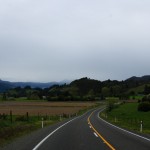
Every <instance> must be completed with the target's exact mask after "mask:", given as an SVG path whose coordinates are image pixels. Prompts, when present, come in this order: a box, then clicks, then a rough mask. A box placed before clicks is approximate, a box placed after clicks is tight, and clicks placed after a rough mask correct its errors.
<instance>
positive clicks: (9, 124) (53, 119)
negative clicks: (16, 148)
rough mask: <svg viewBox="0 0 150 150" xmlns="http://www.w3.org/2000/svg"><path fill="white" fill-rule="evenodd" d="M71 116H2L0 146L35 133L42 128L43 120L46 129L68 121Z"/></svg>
mask: <svg viewBox="0 0 150 150" xmlns="http://www.w3.org/2000/svg"><path fill="white" fill-rule="evenodd" d="M68 117H69V115H66V114H63V116H61V117H60V115H55V116H28V115H27V114H26V115H25V116H14V115H13V116H11V115H9V116H8V115H5V114H1V115H0V145H1V146H2V145H4V144H5V143H8V142H10V141H11V140H14V138H16V137H18V136H22V135H24V134H27V133H30V132H33V131H34V130H37V129H39V128H41V122H42V118H43V120H44V127H45V126H48V125H51V124H54V123H57V122H59V121H62V120H64V119H67V118H68Z"/></svg>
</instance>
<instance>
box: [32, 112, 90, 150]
mask: <svg viewBox="0 0 150 150" xmlns="http://www.w3.org/2000/svg"><path fill="white" fill-rule="evenodd" d="M89 111H91V110H89ZM89 111H87V112H86V113H84V114H83V115H81V116H84V115H86V114H87V113H88V112H89ZM81 116H78V117H76V118H73V119H71V120H70V121H68V122H66V123H64V124H63V125H61V126H59V127H58V128H56V129H55V130H54V131H52V132H51V133H50V134H49V135H47V136H46V137H45V138H44V139H43V140H42V141H40V142H39V143H38V144H37V145H36V146H35V147H34V148H33V149H32V150H37V149H38V148H39V147H40V146H41V145H42V144H43V143H44V142H45V141H46V140H47V139H48V138H49V137H50V136H52V135H53V134H54V133H55V132H56V131H57V130H59V129H60V128H62V127H63V126H65V125H67V124H68V123H70V122H72V121H73V120H75V119H77V118H80V117H81Z"/></svg>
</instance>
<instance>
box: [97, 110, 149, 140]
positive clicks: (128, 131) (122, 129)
mask: <svg viewBox="0 0 150 150" xmlns="http://www.w3.org/2000/svg"><path fill="white" fill-rule="evenodd" d="M101 111H103V110H101ZM101 111H99V112H98V118H99V119H100V120H102V121H103V122H105V123H107V124H109V125H110V126H112V127H115V128H117V129H119V130H122V131H124V132H127V133H129V134H132V135H134V136H137V137H139V138H142V139H144V140H147V141H150V139H148V138H146V137H144V136H141V135H138V134H135V133H133V132H130V131H127V130H125V129H122V128H120V127H117V126H115V125H113V124H111V123H109V122H107V121H105V120H104V119H102V118H100V116H99V113H100V112H101Z"/></svg>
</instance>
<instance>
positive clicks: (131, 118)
mask: <svg viewBox="0 0 150 150" xmlns="http://www.w3.org/2000/svg"><path fill="white" fill-rule="evenodd" d="M137 107H138V103H125V104H122V105H120V106H119V107H118V108H115V109H113V110H112V111H111V112H108V113H106V112H103V113H101V114H100V115H101V117H102V118H104V119H106V120H108V121H110V122H111V123H113V124H116V125H118V126H121V127H123V128H127V129H129V130H134V131H135V132H140V122H141V121H143V133H147V134H150V112H139V111H137Z"/></svg>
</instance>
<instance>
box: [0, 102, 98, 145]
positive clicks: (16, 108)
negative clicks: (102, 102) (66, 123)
mask: <svg viewBox="0 0 150 150" xmlns="http://www.w3.org/2000/svg"><path fill="white" fill-rule="evenodd" d="M96 105H97V103H95V102H41V101H40V102H39V101H34V102H33V101H32V102H28V101H23V102H19V101H5V102H4V101H3V102H2V101H1V102H0V146H2V145H4V144H5V143H8V142H10V141H11V140H14V138H16V137H18V136H21V135H24V134H27V133H30V132H32V131H33V130H36V129H38V128H41V120H42V118H43V120H44V126H47V125H51V124H54V123H56V122H59V121H62V120H64V119H67V118H69V117H73V116H76V115H80V114H82V113H84V112H85V111H87V110H88V109H90V108H92V107H95V106H96Z"/></svg>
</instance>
